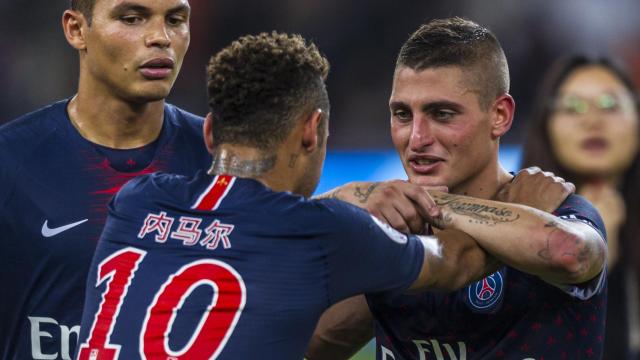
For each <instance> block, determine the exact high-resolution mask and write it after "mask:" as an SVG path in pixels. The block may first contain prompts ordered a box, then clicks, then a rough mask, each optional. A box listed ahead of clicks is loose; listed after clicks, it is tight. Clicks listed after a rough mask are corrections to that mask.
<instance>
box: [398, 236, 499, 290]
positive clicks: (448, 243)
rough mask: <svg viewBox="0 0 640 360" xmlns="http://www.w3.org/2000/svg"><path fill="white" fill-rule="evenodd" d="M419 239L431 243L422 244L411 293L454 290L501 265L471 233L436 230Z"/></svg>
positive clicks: (490, 272) (495, 269)
mask: <svg viewBox="0 0 640 360" xmlns="http://www.w3.org/2000/svg"><path fill="white" fill-rule="evenodd" d="M421 240H422V241H423V244H424V243H426V242H431V244H425V259H424V263H423V266H422V271H421V272H420V275H419V276H418V279H417V280H416V281H415V282H414V284H413V285H412V286H411V288H410V289H409V290H410V291H411V292H419V291H425V290H433V291H444V292H451V291H456V290H458V289H461V288H463V287H465V286H467V285H468V284H470V283H472V282H474V281H477V280H480V279H482V278H483V277H485V276H487V275H489V274H492V273H494V272H495V271H497V270H498V269H499V268H500V266H501V264H500V263H499V262H498V261H497V260H496V259H495V258H494V257H493V256H491V255H489V254H488V253H487V252H486V251H484V250H483V249H482V248H481V247H480V246H479V245H478V243H477V242H476V241H475V240H474V239H473V238H472V237H471V236H469V235H468V234H465V233H463V232H461V231H459V230H444V231H437V232H436V235H435V236H429V237H424V236H423V237H422V239H421ZM434 248H435V249H437V250H434Z"/></svg>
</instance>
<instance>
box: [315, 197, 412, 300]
mask: <svg viewBox="0 0 640 360" xmlns="http://www.w3.org/2000/svg"><path fill="white" fill-rule="evenodd" d="M325 204H326V205H327V208H328V209H329V210H330V211H331V215H332V217H333V219H332V220H331V222H332V223H333V224H335V226H334V227H333V229H331V231H330V232H329V235H328V236H327V238H326V240H325V241H326V246H327V248H328V260H327V261H328V267H329V269H328V271H329V281H328V284H329V297H330V301H331V302H332V303H335V302H337V301H339V300H342V299H344V298H347V297H349V296H353V295H355V294H361V293H378V292H402V291H405V290H406V289H407V288H408V287H410V286H411V284H413V282H414V281H415V280H416V279H417V277H418V275H419V274H420V271H421V269H422V263H423V261H424V246H423V245H422V242H421V240H420V239H419V238H418V237H416V236H413V235H406V234H403V233H400V232H398V231H396V230H394V229H392V228H391V227H390V226H389V225H387V224H384V223H382V222H381V221H380V220H378V219H376V218H375V217H373V216H372V215H370V214H369V213H367V212H365V211H363V210H361V209H359V208H356V207H354V206H351V205H349V204H345V203H342V202H339V201H337V200H326V201H325Z"/></svg>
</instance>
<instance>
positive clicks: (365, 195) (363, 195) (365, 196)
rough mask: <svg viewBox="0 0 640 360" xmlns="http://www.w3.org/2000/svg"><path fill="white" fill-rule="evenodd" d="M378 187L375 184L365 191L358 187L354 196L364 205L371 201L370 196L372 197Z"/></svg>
mask: <svg viewBox="0 0 640 360" xmlns="http://www.w3.org/2000/svg"><path fill="white" fill-rule="evenodd" d="M378 185H379V184H378V183H373V184H371V185H370V186H369V187H368V188H367V189H366V190H364V191H362V190H361V189H360V186H356V190H355V191H354V192H353V196H355V197H356V199H358V201H359V202H360V203H361V204H364V203H366V202H367V200H369V196H371V193H372V192H373V190H375V189H376V188H377V187H378Z"/></svg>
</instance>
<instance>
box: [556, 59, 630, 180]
mask: <svg viewBox="0 0 640 360" xmlns="http://www.w3.org/2000/svg"><path fill="white" fill-rule="evenodd" d="M548 130H549V137H550V140H551V146H552V148H553V150H554V152H555V154H556V156H557V157H558V160H559V161H560V163H561V164H562V165H563V166H564V167H565V168H567V169H569V170H571V171H573V172H576V173H577V174H580V175H586V176H604V177H611V176H613V177H617V176H619V175H620V174H621V173H623V172H624V171H625V170H626V169H627V168H628V167H629V165H630V164H631V162H632V161H633V158H634V157H635V156H636V154H637V152H638V114H637V110H636V108H635V105H634V102H633V98H632V94H631V93H630V92H629V90H627V89H626V88H625V86H624V84H623V83H622V82H621V81H620V80H619V79H618V78H617V77H616V76H615V75H614V74H613V73H611V72H610V71H609V70H607V69H606V68H604V67H602V66H597V65H593V66H586V67H582V68H578V69H576V70H575V71H574V72H573V73H572V74H570V75H569V76H568V77H567V79H566V80H565V82H564V83H563V84H562V85H561V86H560V89H559V92H558V98H557V99H556V100H555V104H554V110H553V113H552V115H551V118H550V121H549V125H548Z"/></svg>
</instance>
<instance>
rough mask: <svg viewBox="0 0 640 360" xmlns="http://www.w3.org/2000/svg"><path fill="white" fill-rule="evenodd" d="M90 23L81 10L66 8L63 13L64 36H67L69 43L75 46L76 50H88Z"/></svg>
mask: <svg viewBox="0 0 640 360" xmlns="http://www.w3.org/2000/svg"><path fill="white" fill-rule="evenodd" d="M85 25H88V22H87V18H85V17H84V15H83V14H82V13H81V12H80V11H76V10H66V11H65V12H64V13H63V14H62V30H63V31H64V36H65V38H67V42H68V43H69V45H71V46H73V47H74V48H75V49H76V50H86V49H87V43H86V41H85V40H86V39H85V36H86V33H85V31H86V28H87V27H85Z"/></svg>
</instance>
